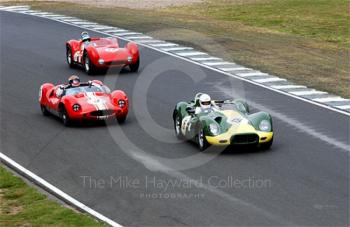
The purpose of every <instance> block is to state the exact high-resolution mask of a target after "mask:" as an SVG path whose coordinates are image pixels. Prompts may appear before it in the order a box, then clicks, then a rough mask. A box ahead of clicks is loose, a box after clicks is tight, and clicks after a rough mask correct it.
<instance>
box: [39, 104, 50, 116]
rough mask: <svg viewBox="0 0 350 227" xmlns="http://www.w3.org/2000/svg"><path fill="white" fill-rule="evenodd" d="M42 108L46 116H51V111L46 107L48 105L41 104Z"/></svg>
mask: <svg viewBox="0 0 350 227" xmlns="http://www.w3.org/2000/svg"><path fill="white" fill-rule="evenodd" d="M40 109H41V113H42V114H43V115H44V116H49V114H50V113H49V111H48V110H47V109H46V106H44V105H40Z"/></svg>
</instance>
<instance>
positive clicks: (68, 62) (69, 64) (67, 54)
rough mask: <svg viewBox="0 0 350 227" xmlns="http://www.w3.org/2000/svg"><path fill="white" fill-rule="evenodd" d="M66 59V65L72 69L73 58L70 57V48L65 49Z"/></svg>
mask: <svg viewBox="0 0 350 227" xmlns="http://www.w3.org/2000/svg"><path fill="white" fill-rule="evenodd" d="M66 59H67V64H68V66H69V67H70V68H73V66H74V63H73V56H72V50H71V49H70V47H67V51H66Z"/></svg>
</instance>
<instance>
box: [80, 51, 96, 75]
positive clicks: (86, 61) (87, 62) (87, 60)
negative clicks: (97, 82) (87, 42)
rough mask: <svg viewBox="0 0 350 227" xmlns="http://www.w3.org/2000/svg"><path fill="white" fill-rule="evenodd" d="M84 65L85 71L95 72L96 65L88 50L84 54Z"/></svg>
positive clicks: (89, 73)
mask: <svg viewBox="0 0 350 227" xmlns="http://www.w3.org/2000/svg"><path fill="white" fill-rule="evenodd" d="M83 66H84V69H85V72H86V73H87V74H88V75H93V74H94V72H95V66H94V64H93V63H92V62H91V60H90V58H89V55H88V53H87V52H84V55H83Z"/></svg>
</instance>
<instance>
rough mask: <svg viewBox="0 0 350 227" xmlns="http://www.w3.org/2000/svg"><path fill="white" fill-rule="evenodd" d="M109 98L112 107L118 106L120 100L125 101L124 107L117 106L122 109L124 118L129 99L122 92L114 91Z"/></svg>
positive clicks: (127, 109)
mask: <svg viewBox="0 0 350 227" xmlns="http://www.w3.org/2000/svg"><path fill="white" fill-rule="evenodd" d="M111 96H112V100H113V104H114V105H118V103H119V101H120V100H124V101H125V105H124V106H123V107H120V106H119V105H118V106H119V107H120V108H121V109H122V113H123V115H125V116H126V115H127V113H128V111H129V99H128V96H127V95H126V93H125V92H124V91H122V90H116V91H113V92H112V93H111Z"/></svg>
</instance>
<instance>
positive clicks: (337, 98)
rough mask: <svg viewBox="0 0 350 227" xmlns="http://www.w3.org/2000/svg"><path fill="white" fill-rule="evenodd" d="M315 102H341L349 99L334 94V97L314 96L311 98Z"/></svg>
mask: <svg viewBox="0 0 350 227" xmlns="http://www.w3.org/2000/svg"><path fill="white" fill-rule="evenodd" d="M312 100H314V101H316V102H322V103H325V102H342V101H350V100H349V99H344V98H342V97H339V96H335V97H326V98H316V99H312Z"/></svg>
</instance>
